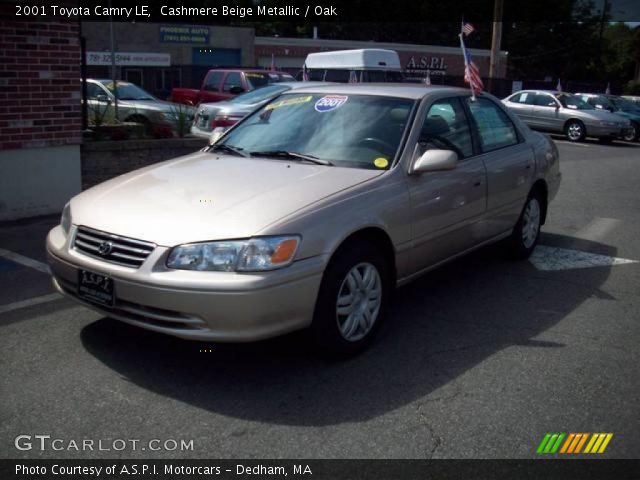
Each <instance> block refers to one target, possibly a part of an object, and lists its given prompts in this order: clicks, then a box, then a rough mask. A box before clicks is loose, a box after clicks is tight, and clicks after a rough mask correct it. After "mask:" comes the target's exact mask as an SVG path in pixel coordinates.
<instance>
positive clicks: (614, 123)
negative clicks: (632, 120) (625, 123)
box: [600, 122, 618, 127]
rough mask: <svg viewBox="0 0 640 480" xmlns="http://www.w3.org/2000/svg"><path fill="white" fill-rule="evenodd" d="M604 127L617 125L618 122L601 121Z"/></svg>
mask: <svg viewBox="0 0 640 480" xmlns="http://www.w3.org/2000/svg"><path fill="white" fill-rule="evenodd" d="M600 125H602V126H603V127H617V126H618V122H600Z"/></svg>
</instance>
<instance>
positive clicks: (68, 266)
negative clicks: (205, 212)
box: [47, 226, 326, 342]
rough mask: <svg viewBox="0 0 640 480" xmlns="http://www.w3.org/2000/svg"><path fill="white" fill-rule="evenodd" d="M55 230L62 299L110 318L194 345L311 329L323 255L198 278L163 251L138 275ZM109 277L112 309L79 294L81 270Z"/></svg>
mask: <svg viewBox="0 0 640 480" xmlns="http://www.w3.org/2000/svg"><path fill="white" fill-rule="evenodd" d="M74 234H75V227H72V230H71V232H70V234H69V235H68V236H65V235H64V233H63V232H62V229H61V228H60V227H59V226H58V227H55V228H54V229H53V230H51V232H49V235H48V237H47V258H48V262H49V265H50V267H51V273H52V276H53V284H54V286H55V288H56V289H57V290H58V291H60V292H61V293H63V294H65V295H67V296H69V297H71V298H73V299H75V300H76V301H78V302H80V303H83V304H84V305H86V306H88V307H90V308H92V309H94V310H97V311H99V312H101V313H103V314H104V315H106V316H109V317H112V318H115V319H118V320H122V321H124V322H127V323H130V324H133V325H137V326H139V327H142V328H146V329H148V330H153V331H156V332H161V333H166V334H170V335H174V336H177V337H181V338H185V339H190V340H204V341H219V342H250V341H256V340H262V339H265V338H269V337H274V336H277V335H281V334H284V333H287V332H291V331H294V330H298V329H302V328H305V327H307V326H309V325H310V324H311V320H312V318H313V311H314V307H315V302H316V297H317V294H318V289H319V287H320V282H321V280H322V271H323V268H324V265H325V262H326V259H325V258H324V257H322V256H319V257H312V258H309V259H305V260H300V261H297V262H294V264H292V265H290V266H289V267H287V268H284V269H281V270H275V271H271V272H259V273H249V274H240V273H232V272H192V271H182V270H170V269H167V268H166V267H165V266H164V262H165V260H166V256H167V255H168V252H169V248H167V247H156V249H155V250H154V252H153V253H152V254H151V255H150V256H149V257H148V258H147V260H146V261H145V262H144V264H143V265H142V266H141V267H139V268H137V269H135V268H130V267H124V266H119V265H114V264H111V263H107V262H105V261H102V260H99V259H96V258H92V257H88V256H86V255H83V254H82V253H80V252H78V251H76V250H74V249H73V248H71V247H70V243H71V242H70V239H71V238H73V236H74ZM80 268H82V269H86V270H90V271H93V272H96V273H101V274H104V275H109V276H110V277H111V278H112V280H113V285H114V294H115V304H114V306H113V307H105V306H102V305H97V304H93V303H89V302H87V301H85V300H82V299H80V298H79V297H78V295H77V279H78V269H80Z"/></svg>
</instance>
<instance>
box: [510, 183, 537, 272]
mask: <svg viewBox="0 0 640 480" xmlns="http://www.w3.org/2000/svg"><path fill="white" fill-rule="evenodd" d="M543 211H544V198H543V196H542V194H541V193H540V190H538V189H535V190H532V191H531V193H530V194H529V196H528V197H527V201H526V202H525V204H524V208H523V209H522V213H520V218H518V222H517V223H516V226H515V227H514V228H513V232H512V233H511V236H510V237H509V239H508V242H507V243H508V248H509V254H510V256H511V257H512V258H513V259H516V260H525V259H527V258H529V256H530V255H531V253H532V252H533V250H534V249H535V248H536V245H537V244H538V240H539V238H540V226H541V225H542V214H543Z"/></svg>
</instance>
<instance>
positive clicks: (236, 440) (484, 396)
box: [0, 138, 640, 459]
mask: <svg viewBox="0 0 640 480" xmlns="http://www.w3.org/2000/svg"><path fill="white" fill-rule="evenodd" d="M557 143H558V147H559V149H560V152H561V168H562V172H563V183H562V186H561V189H560V192H559V194H558V197H557V198H556V200H555V201H554V202H553V203H552V204H551V206H550V209H549V218H548V221H547V224H546V225H545V226H544V228H543V234H542V237H541V242H540V244H541V246H543V247H544V248H543V249H542V250H541V252H540V254H539V255H537V256H536V258H535V259H534V260H532V261H524V262H513V261H509V260H507V259H505V258H504V256H503V255H502V254H501V252H500V249H499V248H496V247H489V248H485V249H483V250H481V251H477V252H475V253H473V254H472V255H470V256H467V257H465V258H462V259H459V260H457V261H455V262H453V263H450V264H448V265H446V266H444V267H443V268H441V269H439V270H437V271H434V272H431V273H429V274H428V275H426V276H424V277H422V278H421V279H419V280H418V281H416V282H414V283H412V284H410V285H408V286H406V287H404V288H402V289H400V290H399V291H398V292H397V294H396V297H395V301H394V304H393V307H392V309H391V311H390V316H389V318H388V322H387V323H386V325H385V326H384V328H383V329H382V331H381V335H380V336H379V338H378V340H377V341H376V343H375V344H374V345H373V346H372V348H370V349H369V350H368V351H366V352H365V353H364V354H362V355H360V356H358V357H356V358H353V359H350V360H347V361H343V362H329V361H327V360H323V359H321V358H318V357H316V356H314V354H312V353H310V351H309V349H308V348H307V347H306V345H305V343H304V338H303V335H301V334H293V335H289V336H287V337H284V338H279V339H275V340H271V341H267V342H261V343H258V344H250V345H214V344H200V343H196V342H188V341H183V340H179V339H175V338H171V337H167V336H163V335H160V334H155V333H152V332H147V331H145V330H142V329H138V328H135V327H132V326H128V325H126V324H123V323H121V322H118V321H115V320H110V319H107V318H104V317H103V316H102V315H100V314H98V313H95V312H93V311H91V310H89V309H87V308H84V307H82V306H79V305H77V304H75V303H73V302H72V301H70V300H67V299H63V298H61V297H59V296H57V295H55V294H54V290H53V288H52V287H51V286H50V282H49V278H48V275H47V274H46V273H44V272H43V271H42V268H39V267H42V262H44V261H45V252H44V238H45V235H46V232H47V231H48V229H50V228H51V227H52V226H53V225H55V224H56V223H57V218H53V217H47V218H40V219H36V220H29V221H23V222H15V223H11V224H3V225H0V398H1V399H2V400H1V402H0V457H2V458H419V459H423V458H534V457H536V456H538V455H537V454H536V449H537V447H538V444H539V443H540V441H541V440H542V438H543V436H544V435H545V434H546V433H547V432H567V433H569V432H591V433H593V432H610V433H613V437H612V439H611V441H610V443H609V445H608V447H607V449H606V451H605V452H604V453H603V454H601V456H603V457H607V458H638V457H640V429H639V428H638V426H639V425H638V419H639V418H640V382H639V379H640V353H639V351H640V350H639V349H638V343H639V341H640V323H639V321H638V320H639V319H640V297H639V294H640V264H639V263H636V262H637V261H639V260H640V242H638V239H639V238H640V197H639V195H638V192H639V191H640V187H639V185H640V144H630V143H622V142H616V143H614V144H613V145H601V144H599V143H597V142H591V141H588V142H585V143H581V144H570V143H568V142H566V141H562V140H561V139H559V138H558V139H557ZM615 259H618V260H615ZM30 262H31V263H30ZM578 267H579V268H578ZM20 435H27V436H30V437H29V438H31V439H32V440H33V442H32V445H31V447H30V448H27V443H28V439H27V440H25V437H22V439H21V440H19V441H18V443H19V445H20V446H21V447H22V448H23V449H18V448H16V437H18V436H20ZM35 435H50V436H51V439H60V440H61V442H58V443H57V444H56V446H57V447H62V448H63V449H62V450H54V449H53V448H52V446H51V444H47V445H46V446H48V447H49V448H46V449H45V450H41V449H40V448H39V446H40V445H39V443H38V442H36V441H35ZM87 439H90V440H94V441H95V443H94V444H93V447H94V449H93V450H91V449H88V450H87V449H85V451H78V449H74V448H73V444H71V447H70V442H72V441H74V442H77V443H81V442H82V441H83V440H87ZM152 439H157V440H160V443H157V442H156V443H155V445H156V447H157V446H159V445H164V444H163V443H162V442H165V441H167V440H175V441H176V443H178V445H179V442H180V441H181V440H184V441H186V442H187V444H189V442H190V441H192V443H191V445H192V448H191V449H188V450H183V449H181V448H180V447H178V448H172V447H173V446H174V444H173V443H171V442H169V443H168V444H167V445H165V447H166V448H170V450H165V449H161V450H151V449H150V448H149V446H150V444H149V443H148V441H149V440H152ZM116 440H123V441H126V442H127V448H125V449H123V450H120V449H119V447H120V445H121V443H117V442H115V441H116ZM131 440H140V443H138V444H137V448H136V449H135V450H133V448H132V447H131V445H132V443H131ZM99 441H101V443H100V445H101V446H102V447H103V449H102V450H99V449H98V447H97V445H98V442H99Z"/></svg>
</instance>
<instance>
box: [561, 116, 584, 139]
mask: <svg viewBox="0 0 640 480" xmlns="http://www.w3.org/2000/svg"><path fill="white" fill-rule="evenodd" d="M564 134H565V135H566V136H567V139H568V140H569V141H570V142H581V141H583V140H584V137H586V136H587V131H586V129H585V127H584V123H582V122H581V121H580V120H569V121H568V122H567V123H566V125H565V126H564Z"/></svg>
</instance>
